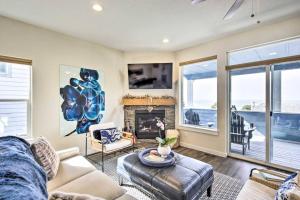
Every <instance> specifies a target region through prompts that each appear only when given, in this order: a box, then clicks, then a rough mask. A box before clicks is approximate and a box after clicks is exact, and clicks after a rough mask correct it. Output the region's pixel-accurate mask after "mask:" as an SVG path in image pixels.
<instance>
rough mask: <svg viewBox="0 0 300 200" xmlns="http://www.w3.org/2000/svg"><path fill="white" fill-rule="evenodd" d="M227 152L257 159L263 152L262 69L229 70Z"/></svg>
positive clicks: (264, 73)
mask: <svg viewBox="0 0 300 200" xmlns="http://www.w3.org/2000/svg"><path fill="white" fill-rule="evenodd" d="M230 83H231V89H230V91H231V92H230V94H231V98H230V99H231V105H230V120H229V123H230V124H229V127H230V131H229V146H230V152H231V153H234V154H239V155H242V156H245V157H250V158H252V159H257V160H262V161H264V160H265V155H266V69H265V67H263V66H262V67H254V68H244V69H238V70H232V71H230Z"/></svg>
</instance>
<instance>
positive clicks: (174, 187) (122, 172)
mask: <svg viewBox="0 0 300 200" xmlns="http://www.w3.org/2000/svg"><path fill="white" fill-rule="evenodd" d="M117 172H118V175H119V180H120V185H122V184H123V178H126V179H127V180H130V181H131V182H133V183H134V184H136V185H137V186H141V187H142V188H144V189H146V190H147V191H149V192H151V193H152V194H154V195H155V197H156V198H157V199H171V200H198V199H199V198H200V197H201V195H202V194H203V193H205V192H206V191H207V195H208V196H209V197H210V196H211V190H212V184H213V181H214V175H213V168H212V166H211V165H209V164H207V163H204V162H201V161H198V160H195V159H193V158H190V157H187V156H183V155H180V154H176V164H175V165H173V166H171V167H167V168H153V167H147V166H145V165H143V164H141V163H140V161H139V158H138V154H137V153H131V154H128V155H125V156H122V157H120V158H119V159H118V165H117Z"/></svg>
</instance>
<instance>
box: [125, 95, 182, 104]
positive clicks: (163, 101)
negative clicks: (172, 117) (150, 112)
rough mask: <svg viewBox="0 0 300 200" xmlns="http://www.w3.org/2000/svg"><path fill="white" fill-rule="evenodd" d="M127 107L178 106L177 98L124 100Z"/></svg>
mask: <svg viewBox="0 0 300 200" xmlns="http://www.w3.org/2000/svg"><path fill="white" fill-rule="evenodd" d="M122 104H123V105H125V106H172V105H175V104H176V100H175V98H151V97H149V98H123V99H122Z"/></svg>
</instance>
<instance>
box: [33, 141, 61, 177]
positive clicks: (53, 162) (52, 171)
mask: <svg viewBox="0 0 300 200" xmlns="http://www.w3.org/2000/svg"><path fill="white" fill-rule="evenodd" d="M30 148H31V151H32V153H33V155H34V157H35V159H36V161H37V162H38V163H39V164H40V165H41V166H42V167H43V168H44V170H45V172H46V174H47V177H48V181H50V180H52V179H53V178H54V177H55V176H56V173H57V171H58V167H59V161H60V160H59V156H58V155H57V153H56V152H55V150H54V148H53V147H52V146H51V145H50V143H49V142H48V141H47V139H46V138H44V137H39V138H37V139H36V140H35V141H34V142H33V143H32V144H31V146H30Z"/></svg>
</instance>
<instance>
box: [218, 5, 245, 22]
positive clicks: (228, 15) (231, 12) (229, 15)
mask: <svg viewBox="0 0 300 200" xmlns="http://www.w3.org/2000/svg"><path fill="white" fill-rule="evenodd" d="M244 2H245V0H235V2H234V3H233V4H232V6H231V7H230V8H229V10H228V11H227V13H226V15H225V16H224V17H223V19H224V20H227V19H231V18H232V17H233V15H234V14H235V12H236V11H237V10H238V9H239V8H240V7H241V5H242V4H243V3H244Z"/></svg>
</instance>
